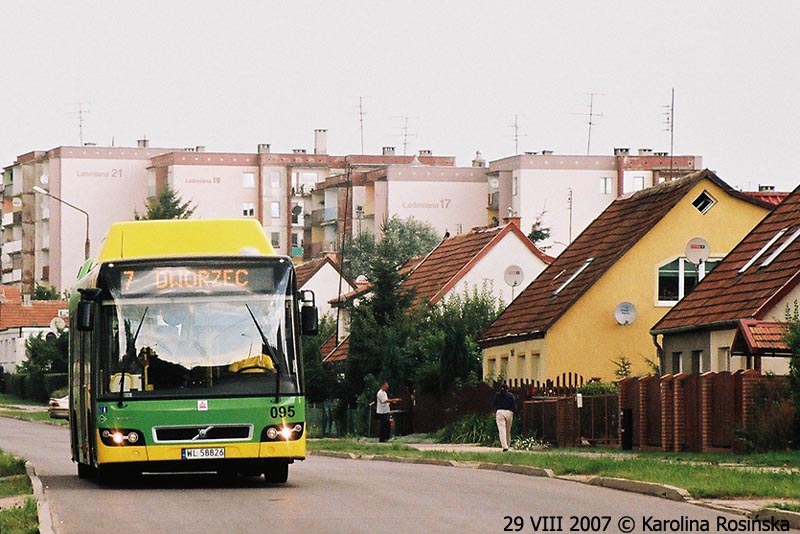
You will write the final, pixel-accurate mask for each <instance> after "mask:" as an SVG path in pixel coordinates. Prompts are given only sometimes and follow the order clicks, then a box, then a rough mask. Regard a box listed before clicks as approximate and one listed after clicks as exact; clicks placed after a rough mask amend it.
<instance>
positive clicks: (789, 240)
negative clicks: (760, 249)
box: [759, 226, 800, 267]
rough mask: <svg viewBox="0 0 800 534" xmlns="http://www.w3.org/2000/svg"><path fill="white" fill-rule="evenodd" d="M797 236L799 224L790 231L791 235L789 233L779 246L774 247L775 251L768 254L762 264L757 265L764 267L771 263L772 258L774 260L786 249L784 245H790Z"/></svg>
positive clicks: (799, 230)
mask: <svg viewBox="0 0 800 534" xmlns="http://www.w3.org/2000/svg"><path fill="white" fill-rule="evenodd" d="M798 236H800V226H798V227H797V228H796V229H795V231H794V232H792V235H790V236H789V237H787V238H786V241H784V242H783V243H781V246H779V247H778V248H776V249H775V252H773V253H772V254H770V255H769V257H768V258H767V259H766V260H764V262H763V263H762V264H761V265H760V266H759V267H766V266H767V265H769V264H770V263H772V262H773V260H775V258H777V257H778V256H780V255H781V253H782V252H783V251H784V250H786V247H788V246H789V245H791V244H792V243H794V240H795V239H797V237H798Z"/></svg>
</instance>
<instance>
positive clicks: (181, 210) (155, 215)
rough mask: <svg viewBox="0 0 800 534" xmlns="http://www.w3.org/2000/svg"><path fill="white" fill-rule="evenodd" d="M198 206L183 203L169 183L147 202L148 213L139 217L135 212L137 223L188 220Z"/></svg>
mask: <svg viewBox="0 0 800 534" xmlns="http://www.w3.org/2000/svg"><path fill="white" fill-rule="evenodd" d="M196 208H197V206H192V205H191V202H190V201H188V200H187V201H186V202H183V200H182V199H181V197H180V196H178V193H177V192H176V191H175V190H174V189H172V186H170V185H169V183H168V184H167V185H166V187H165V188H164V189H162V190H161V191H160V192H159V193H158V195H156V196H155V197H153V198H151V199H149V200H148V201H147V212H146V213H145V214H144V215H139V212H138V211H137V212H135V214H134V217H135V218H136V220H137V221H143V220H144V221H152V220H156V219H188V218H190V217H191V216H192V214H193V213H194V210H195V209H196Z"/></svg>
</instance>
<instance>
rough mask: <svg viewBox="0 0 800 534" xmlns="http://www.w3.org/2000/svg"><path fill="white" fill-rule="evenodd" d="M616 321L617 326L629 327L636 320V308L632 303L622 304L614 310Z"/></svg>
mask: <svg viewBox="0 0 800 534" xmlns="http://www.w3.org/2000/svg"><path fill="white" fill-rule="evenodd" d="M614 319H615V320H616V321H617V324H621V325H629V324H631V323H632V322H633V321H635V320H636V306H634V305H633V304H631V303H630V302H627V301H626V302H620V303H619V304H617V306H616V307H615V308H614Z"/></svg>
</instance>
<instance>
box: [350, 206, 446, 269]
mask: <svg viewBox="0 0 800 534" xmlns="http://www.w3.org/2000/svg"><path fill="white" fill-rule="evenodd" d="M381 233H382V236H381V238H380V240H376V239H375V235H374V234H373V233H372V232H370V231H369V230H362V231H361V232H359V233H358V234H356V235H355V236H353V237H352V238H350V239H348V240H346V242H345V246H344V257H345V267H344V270H345V274H347V275H348V276H350V277H352V278H356V277H358V276H359V275H362V274H363V275H366V276H367V277H368V278H370V279H371V277H370V274H371V273H370V267H371V266H372V265H373V264H374V262H375V260H376V256H377V255H378V254H380V255H381V256H382V257H383V259H385V260H387V261H388V263H389V264H391V265H394V267H395V268H397V267H400V266H401V265H403V264H404V263H405V262H406V261H408V260H409V259H410V258H413V257H414V256H419V255H421V254H427V253H428V252H430V251H431V250H433V247H435V246H436V245H438V244H439V242H440V241H441V240H442V236H441V235H439V233H438V232H437V231H436V229H435V228H434V227H433V226H432V225H431V224H429V223H427V222H423V221H419V220H417V219H415V218H414V217H409V218H408V219H405V220H403V219H400V218H399V217H397V216H396V215H394V216H392V217H391V218H389V219H387V220H386V221H385V222H384V223H383V225H382V226H381Z"/></svg>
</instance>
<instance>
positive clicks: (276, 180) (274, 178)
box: [269, 171, 281, 189]
mask: <svg viewBox="0 0 800 534" xmlns="http://www.w3.org/2000/svg"><path fill="white" fill-rule="evenodd" d="M269 183H270V186H271V187H272V189H280V188H281V171H272V172H271V173H269Z"/></svg>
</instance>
